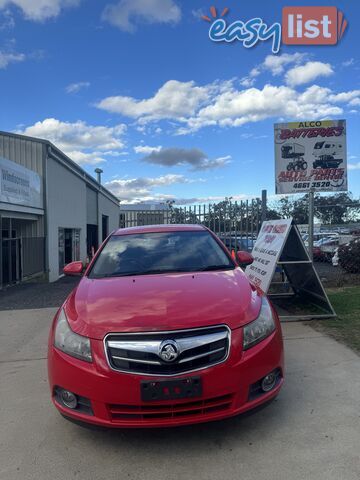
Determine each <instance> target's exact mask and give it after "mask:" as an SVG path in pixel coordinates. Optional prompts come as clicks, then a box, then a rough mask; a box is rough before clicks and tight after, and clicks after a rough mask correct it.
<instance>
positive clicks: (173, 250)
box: [89, 231, 235, 278]
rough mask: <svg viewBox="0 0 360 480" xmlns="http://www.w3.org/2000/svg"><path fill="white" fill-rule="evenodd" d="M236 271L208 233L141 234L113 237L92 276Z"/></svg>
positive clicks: (97, 260) (102, 253)
mask: <svg viewBox="0 0 360 480" xmlns="http://www.w3.org/2000/svg"><path fill="white" fill-rule="evenodd" d="M233 268H235V266H234V263H233V262H232V261H231V259H230V258H229V257H228V255H227V254H226V253H225V252H224V250H223V249H222V248H221V246H220V245H219V244H218V243H217V241H216V240H215V239H214V238H213V236H212V235H211V234H210V233H209V232H207V231H176V232H161V233H140V234H130V235H113V236H112V237H110V239H109V240H108V242H107V243H106V245H105V246H104V248H103V249H102V251H101V252H100V254H99V256H98V257H97V259H96V261H95V263H94V265H93V267H92V269H91V272H90V274H89V277H90V278H102V277H115V276H126V275H147V274H155V273H166V272H197V271H210V270H224V269H233Z"/></svg>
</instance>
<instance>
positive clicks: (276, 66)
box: [262, 52, 306, 75]
mask: <svg viewBox="0 0 360 480" xmlns="http://www.w3.org/2000/svg"><path fill="white" fill-rule="evenodd" d="M305 57H306V54H305V53H298V52H296V53H293V54H290V53H283V54H282V55H268V56H267V57H266V58H265V61H264V63H263V64H262V68H263V69H265V70H270V72H271V73H272V74H273V75H280V74H281V73H283V71H284V67H285V66H286V65H290V64H292V63H295V64H299V63H300V62H301V61H302V60H303V59H304V58H305Z"/></svg>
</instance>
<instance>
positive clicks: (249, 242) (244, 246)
mask: <svg viewBox="0 0 360 480" xmlns="http://www.w3.org/2000/svg"><path fill="white" fill-rule="evenodd" d="M219 238H220V240H221V241H222V242H223V244H224V245H225V246H226V248H227V249H228V250H229V251H230V252H231V251H232V250H237V251H238V250H245V251H247V252H252V249H253V248H254V245H255V241H256V239H255V238H252V237H245V236H243V237H235V236H223V235H219Z"/></svg>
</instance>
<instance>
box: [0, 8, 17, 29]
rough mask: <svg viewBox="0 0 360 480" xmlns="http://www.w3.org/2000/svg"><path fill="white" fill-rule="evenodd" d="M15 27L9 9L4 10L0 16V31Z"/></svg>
mask: <svg viewBox="0 0 360 480" xmlns="http://www.w3.org/2000/svg"><path fill="white" fill-rule="evenodd" d="M14 27H15V20H14V17H13V15H12V13H11V11H10V9H5V10H3V11H2V12H1V16H0V31H1V30H7V29H11V28H14Z"/></svg>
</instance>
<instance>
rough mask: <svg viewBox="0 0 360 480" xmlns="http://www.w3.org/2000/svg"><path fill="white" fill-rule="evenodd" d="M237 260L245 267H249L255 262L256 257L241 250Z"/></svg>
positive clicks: (237, 254)
mask: <svg viewBox="0 0 360 480" xmlns="http://www.w3.org/2000/svg"><path fill="white" fill-rule="evenodd" d="M236 260H237V263H238V264H239V266H240V267H242V268H244V267H247V266H248V265H251V264H252V263H253V261H254V257H253V256H252V255H251V253H248V252H244V251H242V250H239V251H238V252H237V253H236Z"/></svg>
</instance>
